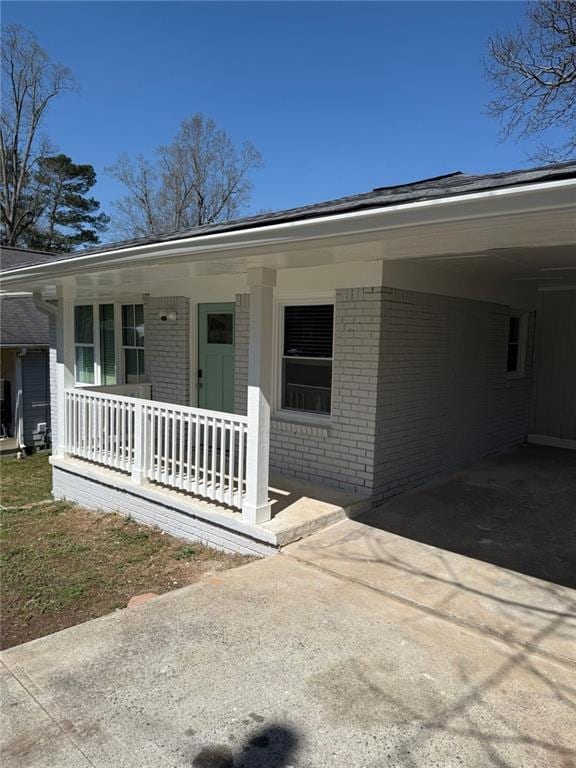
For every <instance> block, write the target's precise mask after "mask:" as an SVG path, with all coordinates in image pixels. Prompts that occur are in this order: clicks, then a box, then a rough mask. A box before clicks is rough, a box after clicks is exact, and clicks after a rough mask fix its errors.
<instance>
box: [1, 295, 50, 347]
mask: <svg viewBox="0 0 576 768" xmlns="http://www.w3.org/2000/svg"><path fill="white" fill-rule="evenodd" d="M48 345H49V332H48V316H47V315H45V314H44V313H43V312H40V311H39V310H38V309H36V306H35V304H34V301H33V299H32V297H31V296H10V295H9V294H8V295H4V296H1V297H0V346H2V347H47V346H48Z"/></svg>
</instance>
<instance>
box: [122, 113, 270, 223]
mask: <svg viewBox="0 0 576 768" xmlns="http://www.w3.org/2000/svg"><path fill="white" fill-rule="evenodd" d="M156 155H157V161H156V163H155V164H152V163H150V162H148V161H147V160H146V159H145V158H144V157H142V156H138V157H137V158H136V159H135V160H134V161H131V160H130V159H129V158H128V157H127V156H126V155H123V156H121V157H120V158H119V160H118V161H117V162H116V163H115V165H113V166H112V167H110V168H109V169H108V172H109V173H111V174H112V175H113V176H114V177H115V178H116V179H118V181H120V182H121V183H122V184H123V185H124V187H125V188H126V190H127V194H126V195H125V196H124V197H122V198H121V199H120V200H118V201H117V202H116V203H114V208H115V210H116V214H117V216H116V229H117V230H118V231H119V232H121V233H122V234H124V235H127V236H129V237H138V236H142V235H149V234H160V233H162V232H175V231H178V230H183V229H189V228H192V227H197V226H201V225H202V224H211V223H213V222H218V221H224V220H228V219H231V218H234V217H235V216H238V215H239V214H240V213H241V211H242V210H243V209H244V207H245V206H246V205H247V203H248V202H249V200H250V194H251V191H252V182H251V178H250V175H251V173H252V172H253V171H254V170H255V169H256V168H258V167H260V165H261V158H260V153H259V152H258V151H257V150H256V149H255V147H254V146H253V145H252V144H251V143H250V142H244V143H243V144H242V145H241V146H240V147H239V148H237V147H236V146H235V145H234V143H233V142H232V140H231V138H230V137H229V136H228V134H227V133H226V132H225V131H224V130H222V129H221V128H218V126H217V125H216V123H215V122H214V120H212V119H210V118H205V117H204V116H203V115H201V114H196V115H194V116H193V117H191V118H189V119H187V120H184V122H183V123H182V124H181V126H180V130H179V131H178V133H177V134H176V137H175V138H174V141H173V142H172V143H171V144H168V145H166V146H162V147H159V149H158V150H157V152H156Z"/></svg>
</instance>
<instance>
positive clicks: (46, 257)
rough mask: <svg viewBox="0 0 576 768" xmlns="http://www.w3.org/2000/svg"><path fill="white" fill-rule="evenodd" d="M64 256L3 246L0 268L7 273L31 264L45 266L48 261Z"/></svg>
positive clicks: (0, 250) (0, 249) (0, 254)
mask: <svg viewBox="0 0 576 768" xmlns="http://www.w3.org/2000/svg"><path fill="white" fill-rule="evenodd" d="M64 255H65V254H60V253H47V252H46V251H30V250H28V249H27V248H16V247H15V246H12V245H3V246H1V247H0V266H1V268H2V270H3V271H7V270H9V269H18V267H30V266H32V265H33V264H46V263H47V262H49V261H57V260H58V259H61V258H62V257H63V256H64ZM68 255H69V254H68Z"/></svg>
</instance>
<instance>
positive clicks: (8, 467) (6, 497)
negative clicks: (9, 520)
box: [0, 453, 52, 507]
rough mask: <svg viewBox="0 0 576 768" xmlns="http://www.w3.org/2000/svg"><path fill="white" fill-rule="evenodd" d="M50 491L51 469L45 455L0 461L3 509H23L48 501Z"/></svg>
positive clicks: (0, 497)
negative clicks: (38, 502)
mask: <svg viewBox="0 0 576 768" xmlns="http://www.w3.org/2000/svg"><path fill="white" fill-rule="evenodd" d="M51 489H52V467H51V466H50V464H49V463H48V456H47V455H46V454H44V453H35V454H33V455H32V456H29V457H28V458H27V459H1V460H0V504H1V505H2V506H3V507H23V506H24V505H26V504H31V503H32V502H35V501H44V499H50V498H52V490H51Z"/></svg>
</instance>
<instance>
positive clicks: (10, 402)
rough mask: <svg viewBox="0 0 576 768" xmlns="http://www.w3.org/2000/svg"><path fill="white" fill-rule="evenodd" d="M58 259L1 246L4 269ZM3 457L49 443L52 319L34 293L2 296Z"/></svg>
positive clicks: (0, 443) (0, 388)
mask: <svg viewBox="0 0 576 768" xmlns="http://www.w3.org/2000/svg"><path fill="white" fill-rule="evenodd" d="M53 258H54V254H50V253H43V252H40V251H30V250H25V249H22V248H11V247H7V246H2V249H1V252H0V260H1V264H2V270H10V269H14V268H17V267H20V266H23V265H30V264H44V263H47V262H49V261H50V260H51V259H53ZM0 313H1V314H0V318H1V319H0V371H1V373H0V396H1V425H0V453H1V454H3V455H6V454H8V455H10V454H15V453H24V452H26V451H30V450H34V449H38V448H46V447H48V446H49V444H50V389H49V382H50V378H49V349H50V338H49V336H50V334H49V320H48V316H47V315H46V314H45V312H42V311H41V310H39V309H38V307H37V306H36V304H35V301H34V299H33V296H32V294H30V293H8V294H2V295H0Z"/></svg>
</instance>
